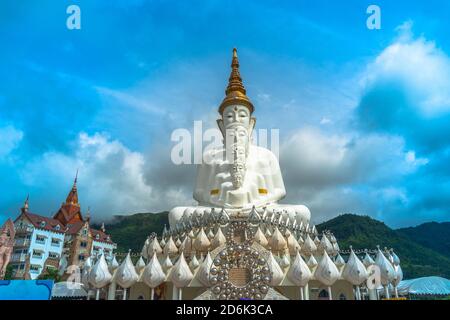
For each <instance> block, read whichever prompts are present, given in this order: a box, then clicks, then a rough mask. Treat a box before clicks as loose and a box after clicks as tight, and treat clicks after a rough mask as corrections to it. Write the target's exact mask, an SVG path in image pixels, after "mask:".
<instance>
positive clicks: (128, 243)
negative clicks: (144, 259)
mask: <svg viewBox="0 0 450 320" xmlns="http://www.w3.org/2000/svg"><path fill="white" fill-rule="evenodd" d="M165 224H166V225H167V227H168V226H169V219H168V212H160V213H136V214H133V215H129V216H114V218H113V220H112V221H111V222H110V223H109V224H105V228H106V232H107V233H108V234H110V235H111V238H112V240H113V241H114V242H115V243H117V252H128V250H129V249H131V251H132V252H141V250H142V246H143V245H144V242H145V239H147V237H148V236H149V235H150V234H151V233H152V232H156V233H157V234H158V235H160V234H161V232H162V230H163V228H164V225H165ZM93 227H94V228H99V226H96V225H94V226H93Z"/></svg>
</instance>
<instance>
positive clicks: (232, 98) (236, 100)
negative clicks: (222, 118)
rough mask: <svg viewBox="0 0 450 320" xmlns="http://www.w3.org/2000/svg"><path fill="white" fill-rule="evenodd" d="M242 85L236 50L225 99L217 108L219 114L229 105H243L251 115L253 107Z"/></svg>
mask: <svg viewBox="0 0 450 320" xmlns="http://www.w3.org/2000/svg"><path fill="white" fill-rule="evenodd" d="M246 93H247V92H246V91H245V87H244V84H243V83H242V78H241V74H240V73H239V60H238V56H237V49H236V48H234V49H233V60H232V62H231V74H230V79H229V80H228V87H227V90H225V94H226V97H225V99H223V101H222V103H221V104H220V107H219V113H220V114H222V113H223V110H224V109H225V108H226V107H228V106H230V105H235V104H238V105H243V106H245V107H247V108H248V109H249V110H250V113H253V111H254V109H255V108H254V107H253V104H252V102H251V101H250V99H249V98H248V97H247V95H246Z"/></svg>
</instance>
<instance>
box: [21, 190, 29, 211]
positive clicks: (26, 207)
mask: <svg viewBox="0 0 450 320" xmlns="http://www.w3.org/2000/svg"><path fill="white" fill-rule="evenodd" d="M29 199H30V194H28V195H27V198H26V199H25V202H24V203H23V207H22V209H21V210H22V212H24V213H25V212H28V207H29V203H28V202H29Z"/></svg>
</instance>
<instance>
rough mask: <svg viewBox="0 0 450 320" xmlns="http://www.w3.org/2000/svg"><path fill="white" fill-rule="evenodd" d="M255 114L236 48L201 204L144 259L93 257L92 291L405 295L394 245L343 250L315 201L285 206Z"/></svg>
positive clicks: (173, 223) (150, 246) (175, 222)
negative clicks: (316, 216)
mask: <svg viewBox="0 0 450 320" xmlns="http://www.w3.org/2000/svg"><path fill="white" fill-rule="evenodd" d="M255 110H256V109H255V106H254V105H253V103H252V102H251V100H250V98H249V97H248V96H247V93H246V89H245V87H244V84H243V82H242V78H241V75H240V71H239V60H238V56H237V50H236V49H234V50H233V56H232V63H231V75H230V78H229V82H228V87H227V89H226V91H225V98H224V100H223V101H222V103H221V104H220V106H219V108H218V112H219V115H220V117H219V119H218V120H217V123H218V126H219V129H220V130H221V132H222V134H223V137H224V145H223V147H220V148H217V149H209V150H207V151H206V152H205V154H204V157H203V159H204V163H202V164H200V165H198V170H197V179H196V183H195V188H194V192H193V197H194V199H195V200H196V201H197V202H198V204H197V206H185V207H176V208H173V209H172V210H171V211H170V212H169V223H170V227H169V229H166V228H165V229H164V231H163V233H162V235H161V236H157V235H156V234H152V235H150V236H149V237H148V239H147V240H146V241H145V243H144V245H143V248H142V253H141V255H142V256H141V258H140V259H139V260H138V261H137V262H136V263H135V264H134V265H133V263H132V260H131V257H130V254H128V256H127V257H126V258H125V259H124V260H123V261H121V263H120V264H119V263H118V262H117V261H116V259H115V258H114V259H113V260H112V261H110V262H109V263H108V262H107V261H106V260H105V259H104V256H103V255H102V256H99V257H98V258H97V259H96V260H94V261H92V262H91V261H89V262H90V263H89V264H88V265H85V268H84V269H83V274H84V275H85V277H83V284H84V285H85V286H86V288H90V292H91V295H90V296H91V297H94V296H95V298H96V299H112V300H113V299H175V300H181V299H187V300H190V299H198V300H238V299H246V300H249V299H254V300H264V299H266V300H274V299H280V300H286V299H294V300H299V299H300V300H303V299H318V300H320V299H327V300H332V299H341V300H344V299H356V300H361V299H378V298H380V294H379V292H378V291H377V289H378V287H382V288H384V289H385V291H384V297H385V298H389V297H390V295H391V294H392V293H391V292H390V291H389V289H388V288H390V287H392V288H394V293H393V294H394V295H395V294H396V292H395V288H396V287H397V285H398V283H399V282H400V281H401V279H402V270H401V267H400V260H399V258H398V257H397V255H396V254H395V253H394V252H393V251H392V250H387V249H385V250H383V251H382V250H381V249H380V248H377V249H376V250H363V251H358V250H353V249H352V248H349V249H348V250H342V249H341V248H340V247H339V245H338V240H337V239H336V237H335V236H334V235H333V234H332V233H331V232H328V231H326V230H323V231H322V232H321V233H319V232H318V230H317V229H316V227H315V226H314V225H313V224H311V222H310V219H311V212H310V210H309V209H308V208H307V207H306V206H304V205H296V204H293V205H289V204H281V203H279V201H280V200H282V199H283V198H284V197H285V195H286V189H285V186H284V182H283V176H282V174H281V170H280V166H279V162H278V159H277V158H276V156H275V155H274V154H273V153H272V152H271V151H270V150H268V149H265V148H262V147H259V146H255V145H253V144H252V139H251V137H252V132H253V129H254V127H255V124H256V118H255V117H254V116H253V114H254V112H255ZM300 183H301V182H300ZM74 210H75V209H74ZM70 217H74V216H73V215H70ZM374 245H375V244H374ZM372 275H373V279H374V283H375V284H374V285H372V282H370V281H368V279H371V276H372Z"/></svg>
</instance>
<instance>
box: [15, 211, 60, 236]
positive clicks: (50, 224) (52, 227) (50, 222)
mask: <svg viewBox="0 0 450 320" xmlns="http://www.w3.org/2000/svg"><path fill="white" fill-rule="evenodd" d="M23 214H24V216H25V217H27V218H28V220H30V222H31V224H33V226H34V227H35V228H38V229H43V230H48V231H53V232H58V233H65V229H66V227H64V225H63V224H62V223H61V222H60V221H59V220H56V219H53V218H48V217H44V216H41V215H38V214H34V213H31V212H24V213H23ZM42 222H45V224H44V225H42V224H41V223H42ZM56 226H59V230H58V229H57V228H56Z"/></svg>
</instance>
